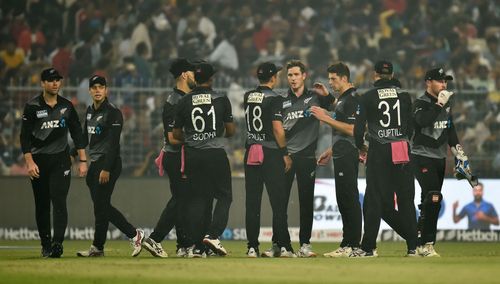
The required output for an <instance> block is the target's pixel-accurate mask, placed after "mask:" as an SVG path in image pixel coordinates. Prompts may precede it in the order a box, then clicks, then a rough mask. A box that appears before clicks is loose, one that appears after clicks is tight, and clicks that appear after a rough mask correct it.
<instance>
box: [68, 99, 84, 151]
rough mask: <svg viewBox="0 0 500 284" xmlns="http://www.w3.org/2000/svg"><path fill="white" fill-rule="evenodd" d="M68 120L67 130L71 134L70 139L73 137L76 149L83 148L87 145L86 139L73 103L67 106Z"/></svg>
mask: <svg viewBox="0 0 500 284" xmlns="http://www.w3.org/2000/svg"><path fill="white" fill-rule="evenodd" d="M68 120H69V121H68V126H69V132H70V134H71V139H73V142H74V143H75V148H76V149H77V150H80V149H85V147H87V140H86V139H84V137H83V132H82V125H81V124H80V119H79V118H78V114H77V113H76V110H75V108H74V107H73V105H71V106H70V108H69V117H68Z"/></svg>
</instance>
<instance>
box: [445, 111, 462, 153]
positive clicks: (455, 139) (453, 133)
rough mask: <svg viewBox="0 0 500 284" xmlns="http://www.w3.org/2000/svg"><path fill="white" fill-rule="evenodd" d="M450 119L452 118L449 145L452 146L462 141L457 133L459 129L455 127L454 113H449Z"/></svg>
mask: <svg viewBox="0 0 500 284" xmlns="http://www.w3.org/2000/svg"><path fill="white" fill-rule="evenodd" d="M448 119H449V120H450V124H451V125H450V129H449V130H448V145H449V146H450V147H455V146H456V145H457V144H460V141H458V135H457V130H456V128H455V123H453V115H452V113H451V110H450V113H449V116H448Z"/></svg>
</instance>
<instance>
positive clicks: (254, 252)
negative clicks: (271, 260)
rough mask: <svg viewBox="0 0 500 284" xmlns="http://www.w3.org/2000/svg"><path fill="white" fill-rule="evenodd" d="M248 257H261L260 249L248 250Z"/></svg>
mask: <svg viewBox="0 0 500 284" xmlns="http://www.w3.org/2000/svg"><path fill="white" fill-rule="evenodd" d="M247 257H249V258H256V257H259V249H258V248H257V249H256V248H252V247H250V248H248V250H247Z"/></svg>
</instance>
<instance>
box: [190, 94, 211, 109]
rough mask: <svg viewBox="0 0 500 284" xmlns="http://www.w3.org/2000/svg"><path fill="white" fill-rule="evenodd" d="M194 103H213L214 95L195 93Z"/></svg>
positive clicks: (195, 104)
mask: <svg viewBox="0 0 500 284" xmlns="http://www.w3.org/2000/svg"><path fill="white" fill-rule="evenodd" d="M192 100H193V105H194V106H197V105H209V104H212V96H211V95H210V94H198V95H193V98H192Z"/></svg>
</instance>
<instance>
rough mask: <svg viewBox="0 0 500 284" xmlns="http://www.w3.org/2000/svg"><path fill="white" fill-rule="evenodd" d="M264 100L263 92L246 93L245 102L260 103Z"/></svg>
mask: <svg viewBox="0 0 500 284" xmlns="http://www.w3.org/2000/svg"><path fill="white" fill-rule="evenodd" d="M263 100H264V94H263V93H257V92H255V93H251V94H249V95H248V99H247V103H254V104H261V103H262V101H263Z"/></svg>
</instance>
